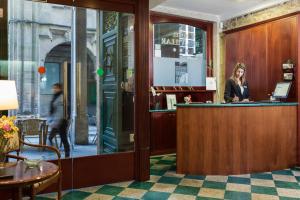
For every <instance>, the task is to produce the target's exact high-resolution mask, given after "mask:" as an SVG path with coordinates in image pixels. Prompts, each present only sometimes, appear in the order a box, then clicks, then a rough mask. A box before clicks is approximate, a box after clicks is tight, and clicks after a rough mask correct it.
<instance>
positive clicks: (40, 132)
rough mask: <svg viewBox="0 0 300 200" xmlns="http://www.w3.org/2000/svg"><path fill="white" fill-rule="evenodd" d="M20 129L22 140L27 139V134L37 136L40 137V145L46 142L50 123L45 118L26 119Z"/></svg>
mask: <svg viewBox="0 0 300 200" xmlns="http://www.w3.org/2000/svg"><path fill="white" fill-rule="evenodd" d="M20 130H21V131H20V133H21V139H22V141H25V139H26V138H25V137H27V136H37V137H38V138H39V145H45V144H46V139H47V134H48V125H47V124H46V121H45V120H41V119H26V120H24V121H22V122H21V123H20ZM27 140H28V139H27ZM28 141H29V140H28ZM21 147H22V146H21ZM43 149H44V148H43Z"/></svg>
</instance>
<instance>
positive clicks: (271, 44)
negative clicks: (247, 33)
mask: <svg viewBox="0 0 300 200" xmlns="http://www.w3.org/2000/svg"><path fill="white" fill-rule="evenodd" d="M267 31H268V42H267V48H268V55H267V57H268V72H269V73H268V76H269V77H268V83H269V85H268V90H269V92H272V91H273V90H274V88H275V85H276V83H277V82H279V81H282V80H283V78H282V76H283V72H282V63H284V62H285V61H287V60H288V59H292V60H293V61H295V62H297V49H298V42H297V18H296V16H292V17H289V18H284V19H280V20H277V21H273V22H270V23H268V24H267ZM296 64H297V63H296ZM295 92H296V91H295V86H293V88H292V90H291V92H290V97H291V98H292V99H296V93H295Z"/></svg>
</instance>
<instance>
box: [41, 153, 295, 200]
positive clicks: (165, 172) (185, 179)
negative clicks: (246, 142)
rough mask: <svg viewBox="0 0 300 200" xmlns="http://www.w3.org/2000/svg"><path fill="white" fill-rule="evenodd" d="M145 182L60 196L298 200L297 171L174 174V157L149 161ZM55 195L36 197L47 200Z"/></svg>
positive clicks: (124, 199)
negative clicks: (149, 165) (148, 174)
mask: <svg viewBox="0 0 300 200" xmlns="http://www.w3.org/2000/svg"><path fill="white" fill-rule="evenodd" d="M150 162H151V170H150V174H151V178H150V180H149V181H147V182H134V181H129V182H122V183H116V184H110V185H101V186H96V187H90V188H83V189H78V190H74V191H69V192H64V196H63V200H69V199H72V200H81V199H85V200H110V199H114V200H131V199H147V200H164V199H169V200H192V199H196V200H200V199H201V200H213V199H234V200H248V199H254V200H273V199H274V200H295V199H299V200H300V185H299V184H300V168H293V169H287V170H281V171H273V172H266V173H259V174H246V175H237V176H196V175H185V174H176V173H175V170H176V156H175V155H166V156H159V157H151V159H150ZM53 195H55V194H48V195H44V196H41V197H38V198H37V199H38V200H49V199H52V198H53Z"/></svg>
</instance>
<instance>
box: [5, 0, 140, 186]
mask: <svg viewBox="0 0 300 200" xmlns="http://www.w3.org/2000/svg"><path fill="white" fill-rule="evenodd" d="M7 2H8V13H9V14H8V61H5V63H6V64H7V65H8V67H7V68H6V69H7V76H8V79H10V80H15V81H16V86H17V92H18V101H19V105H20V107H19V109H18V110H16V111H10V113H9V114H10V115H17V117H18V120H19V121H20V122H21V124H22V122H23V121H26V120H27V119H35V120H42V121H44V122H45V123H46V124H47V125H48V128H47V133H46V134H42V135H35V136H29V135H25V136H24V139H25V140H26V141H27V142H30V143H35V144H37V143H42V144H43V145H53V146H55V147H57V148H58V149H59V150H60V152H61V154H62V159H64V161H63V169H64V170H66V171H65V173H66V177H68V178H66V179H65V180H64V181H63V187H64V188H73V187H75V188H79V187H85V186H92V185H97V184H98V185H100V184H102V183H107V182H116V181H121V180H130V179H133V178H134V95H135V91H134V88H135V86H134V74H135V51H134V47H135V45H134V37H135V36H134V21H135V17H134V14H130V13H121V12H113V11H103V10H96V9H87V8H78V7H77V8H76V7H72V6H65V5H57V4H49V3H41V2H33V1H28V0H11V1H7ZM1 62H3V61H1ZM57 87H59V91H57ZM60 97H61V98H62V105H63V109H62V110H63V119H64V120H65V128H66V129H65V130H61V129H59V131H57V132H56V133H55V134H54V133H53V126H51V120H53V119H52V116H53V115H52V114H53V112H54V113H55V112H56V109H57V108H56V107H55V104H56V103H55V102H56V101H57V99H59V98H60ZM40 137H42V139H40ZM41 141H42V142H41ZM23 155H24V156H25V157H28V158H29V159H45V160H53V159H55V157H54V154H52V153H51V152H48V151H34V150H33V149H30V148H29V149H24V152H23ZM121 166H126V167H125V168H124V167H121ZM83 168H84V169H85V170H84V171H82V169H83ZM108 169H110V170H108ZM74 174H76V176H74Z"/></svg>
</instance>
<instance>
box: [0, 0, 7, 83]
mask: <svg viewBox="0 0 300 200" xmlns="http://www.w3.org/2000/svg"><path fill="white" fill-rule="evenodd" d="M7 41H8V32H7V0H0V61H6V60H8V43H7ZM7 78H8V74H7V62H1V63H0V80H1V79H2V80H3V79H7Z"/></svg>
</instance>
